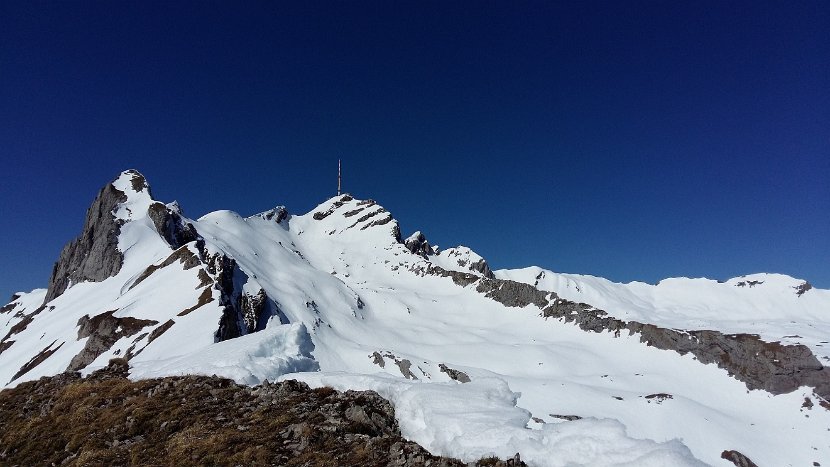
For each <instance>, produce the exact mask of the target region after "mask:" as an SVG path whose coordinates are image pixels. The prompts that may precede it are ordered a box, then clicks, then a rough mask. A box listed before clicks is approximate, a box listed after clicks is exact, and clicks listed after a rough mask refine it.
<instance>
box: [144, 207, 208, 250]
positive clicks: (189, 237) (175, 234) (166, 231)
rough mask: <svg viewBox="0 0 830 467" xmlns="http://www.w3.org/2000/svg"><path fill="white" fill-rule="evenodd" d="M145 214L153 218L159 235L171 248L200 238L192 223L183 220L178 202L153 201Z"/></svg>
mask: <svg viewBox="0 0 830 467" xmlns="http://www.w3.org/2000/svg"><path fill="white" fill-rule="evenodd" d="M147 215H148V216H150V219H152V220H153V225H155V226H156V231H157V232H158V233H159V235H161V237H162V238H163V239H164V240H165V241H166V242H167V244H168V245H170V247H171V248H173V249H176V248H179V247H181V246H182V245H185V244H187V243H190V242H192V241H194V240H197V239H199V238H200V237H199V233H198V232H196V229H195V228H194V227H193V224H191V223H189V222H185V220H184V218H183V217H182V214H181V209H179V207H178V204H174V205H172V206H166V205H164V204H162V203H159V202H155V203H153V204H151V205H150V207H149V208H148V210H147Z"/></svg>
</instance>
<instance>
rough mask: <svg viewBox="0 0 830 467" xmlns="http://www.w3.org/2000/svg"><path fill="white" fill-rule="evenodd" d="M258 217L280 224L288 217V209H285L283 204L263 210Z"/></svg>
mask: <svg viewBox="0 0 830 467" xmlns="http://www.w3.org/2000/svg"><path fill="white" fill-rule="evenodd" d="M260 217H262V218H263V219H265V220H267V221H274V222H276V223H277V224H280V223H282V221H284V220H285V219H288V209H286V208H285V206H277V207H275V208H274V209H271V210H269V211H265V212H263V213H262V214H260Z"/></svg>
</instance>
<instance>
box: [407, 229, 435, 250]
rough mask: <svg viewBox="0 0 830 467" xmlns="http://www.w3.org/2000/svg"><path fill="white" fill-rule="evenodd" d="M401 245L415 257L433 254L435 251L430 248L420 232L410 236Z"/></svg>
mask: <svg viewBox="0 0 830 467" xmlns="http://www.w3.org/2000/svg"><path fill="white" fill-rule="evenodd" d="M403 244H404V246H405V247H406V249H407V250H409V251H411V252H412V253H415V254H416V255H421V256H426V255H434V254H435V250H433V249H432V246H430V244H429V242H428V241H427V238H426V237H425V236H424V234H423V233H421V232H420V231H418V232H415V233H414V234H412V235H410V236H409V237H408V238H407V239H406V240H404V241H403Z"/></svg>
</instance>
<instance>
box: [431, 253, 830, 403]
mask: <svg viewBox="0 0 830 467" xmlns="http://www.w3.org/2000/svg"><path fill="white" fill-rule="evenodd" d="M416 272H417V271H416ZM421 272H423V273H426V274H433V275H439V276H446V277H450V278H452V280H453V281H454V282H455V283H456V284H458V285H460V286H463V287H466V286H469V285H471V284H476V290H477V291H478V292H480V293H482V294H484V295H485V296H486V297H488V298H491V299H493V300H495V301H497V302H499V303H502V304H504V305H506V306H509V307H525V306H527V305H531V304H532V305H535V306H537V307H539V308H540V309H541V310H542V316H544V317H546V318H556V319H561V320H563V321H564V322H568V323H570V322H573V323H574V324H576V325H577V326H579V327H580V328H581V329H582V330H585V331H592V332H604V331H610V332H613V333H615V335H617V336H619V334H620V332H621V331H628V333H629V335H633V334H638V335H639V336H640V342H643V343H645V344H647V345H650V346H654V347H657V348H658V349H664V350H672V351H675V352H677V353H679V354H681V355H685V354H686V353H691V354H692V355H694V356H695V357H697V359H698V360H700V361H701V362H702V363H715V364H717V365H718V366H719V367H720V368H723V369H725V370H727V371H728V372H729V374H730V375H731V376H733V377H734V378H736V379H738V380H739V381H742V382H743V383H745V384H746V386H747V388H749V389H763V390H765V391H768V392H770V393H772V394H785V393H788V392H792V391H794V390H795V389H797V388H798V387H800V386H810V387H812V388H813V389H814V390H815V393H816V395H818V396H820V397H822V398H823V399H825V400H830V368H827V367H825V366H823V365H822V364H821V362H820V361H819V360H818V359H817V358H816V356H815V355H813V353H812V352H811V351H810V349H809V348H808V347H806V346H804V345H783V344H781V343H779V342H765V341H763V340H761V338H760V337H759V336H757V335H754V334H723V333H721V332H719V331H710V330H698V331H679V330H675V329H666V328H662V327H659V326H655V325H653V324H643V323H640V322H637V321H628V322H626V321H622V320H619V319H617V318H613V317H611V316H609V315H608V313H607V312H605V311H603V310H600V309H597V308H595V307H593V306H591V305H588V304H587V303H575V302H572V301H570V300H565V299H562V298H559V297H558V296H557V295H556V294H555V293H553V292H545V291H542V290H539V289H537V288H536V287H533V286H532V285H530V284H525V283H521V282H514V281H510V280H501V279H487V278H480V277H478V276H476V275H474V274H466V273H461V272H456V271H447V270H444V269H442V268H440V267H438V266H434V265H431V266H430V267H429V268H428V269H427V270H425V271H421Z"/></svg>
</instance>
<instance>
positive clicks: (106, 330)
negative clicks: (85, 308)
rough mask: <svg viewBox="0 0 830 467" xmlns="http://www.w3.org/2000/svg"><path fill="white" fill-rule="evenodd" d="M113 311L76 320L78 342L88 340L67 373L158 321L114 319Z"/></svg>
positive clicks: (90, 361)
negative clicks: (122, 339)
mask: <svg viewBox="0 0 830 467" xmlns="http://www.w3.org/2000/svg"><path fill="white" fill-rule="evenodd" d="M114 314H115V310H113V311H107V312H105V313H101V314H100V315H96V316H94V317H92V318H90V317H89V316H83V317H81V319H79V320H78V326H80V329H78V340H80V339H84V338H87V337H88V338H89V339H87V341H86V345H84V348H83V350H81V351H80V352H79V353H78V355H75V357H74V358H73V359H72V361H71V362H69V366H68V367H67V368H66V370H67V371H75V370H80V369H81V368H84V367H85V366H87V365H89V364H90V363H92V361H93V360H95V359H96V358H98V356H99V355H101V354H102V353H104V352H106V351H107V350H109V349H110V348H111V347H112V346H113V344H115V343H116V342H117V341H118V339H121V338H122V337H129V336H133V335H135V334H138V333H139V332H140V331H141V330H142V329H144V328H145V327H147V326H154V325H156V324H158V321H152V320H146V319H137V318H130V317H126V318H116V317H115V316H113V315H114Z"/></svg>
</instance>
